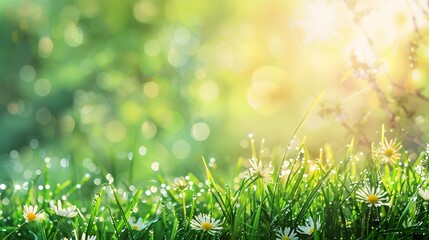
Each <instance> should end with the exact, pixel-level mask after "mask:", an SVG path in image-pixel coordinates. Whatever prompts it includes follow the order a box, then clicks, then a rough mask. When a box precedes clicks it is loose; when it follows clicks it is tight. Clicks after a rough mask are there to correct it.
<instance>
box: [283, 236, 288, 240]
mask: <svg viewBox="0 0 429 240" xmlns="http://www.w3.org/2000/svg"><path fill="white" fill-rule="evenodd" d="M282 240H290V238H289V237H288V236H283V237H282Z"/></svg>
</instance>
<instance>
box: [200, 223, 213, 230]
mask: <svg viewBox="0 0 429 240" xmlns="http://www.w3.org/2000/svg"><path fill="white" fill-rule="evenodd" d="M201 228H202V229H203V230H206V231H208V230H211V229H212V228H213V227H212V224H211V223H209V222H203V223H202V224H201Z"/></svg>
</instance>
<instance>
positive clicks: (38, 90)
mask: <svg viewBox="0 0 429 240" xmlns="http://www.w3.org/2000/svg"><path fill="white" fill-rule="evenodd" d="M427 11H428V7H427V5H426V3H425V1H417V0H416V1H411V0H410V1H400V0H394V1H386V0H377V1H351V0H348V1H336V0H331V1H328V0H326V1H322V0H316V1H298V0H296V1H275V0H269V1H260V0H250V1H201V0H161V1H155V0H139V1H131V0H123V1H114V0H76V1H52V0H51V1H49V0H40V1H37V0H34V1H31V0H3V1H1V2H0V29H1V31H0V44H1V47H0V63H1V64H0V73H1V76H0V78H1V88H0V104H1V109H0V111H1V118H0V132H1V136H0V153H1V154H2V155H1V158H2V165H1V166H2V171H3V172H4V173H7V174H9V175H14V174H19V175H20V174H22V173H23V172H24V176H25V177H26V178H29V177H31V176H32V173H31V172H30V173H28V172H27V174H25V169H27V168H29V167H36V168H37V167H39V168H40V166H39V164H40V161H35V160H36V159H42V160H43V159H45V158H52V159H54V160H55V161H52V162H53V163H55V164H58V165H60V166H62V167H64V168H66V167H67V166H69V165H72V164H77V165H82V166H83V167H85V168H87V169H89V170H90V171H94V172H97V171H98V172H99V171H100V169H98V168H97V169H96V168H95V167H94V163H96V164H101V165H103V166H104V168H105V171H107V172H112V171H115V174H117V175H120V174H121V173H124V174H126V172H128V171H129V170H130V167H131V168H132V169H133V170H132V171H133V174H134V176H135V177H139V178H147V176H148V175H150V174H151V173H154V172H155V173H156V172H158V173H159V172H162V173H165V174H168V175H174V176H176V175H183V174H187V172H189V171H195V170H196V171H198V172H202V171H201V169H202V165H201V157H202V156H204V157H205V158H206V159H207V161H209V159H211V158H212V162H213V161H214V160H213V159H215V160H216V162H217V163H219V164H221V165H223V166H228V164H230V165H235V164H236V163H237V159H238V157H240V156H246V157H248V156H250V150H249V149H248V145H249V143H248V141H247V134H248V133H253V134H255V137H256V139H261V138H267V144H266V145H267V146H270V148H266V149H265V150H264V151H265V154H266V156H267V157H268V156H269V155H270V149H271V147H274V146H284V145H286V144H287V142H288V140H289V139H290V137H291V134H292V132H293V131H294V129H295V127H296V126H297V125H298V123H299V121H300V119H301V118H302V116H303V115H304V113H305V111H306V110H307V109H308V107H309V106H310V104H311V103H312V101H313V100H314V99H315V98H316V97H317V96H318V95H319V94H320V93H321V92H325V97H324V100H323V101H324V102H323V103H322V104H321V106H322V107H324V108H320V107H318V109H317V110H315V111H314V113H313V114H312V115H311V116H310V117H309V118H308V119H307V121H306V123H305V125H304V127H303V129H302V134H300V136H301V137H303V136H305V135H309V137H308V140H307V144H308V145H309V147H310V150H311V151H312V152H313V153H315V156H317V152H318V150H319V148H320V147H321V146H323V145H324V144H325V143H331V144H333V145H334V146H336V147H338V148H344V147H346V144H348V143H349V142H350V140H351V138H352V137H353V136H355V135H359V136H358V137H357V139H358V140H359V142H360V143H362V144H365V143H366V142H365V139H372V140H373V139H375V138H377V136H378V135H377V133H376V131H377V130H379V129H380V126H381V124H383V123H386V124H387V125H389V126H391V127H392V128H397V130H398V131H399V132H400V133H399V135H401V134H403V133H404V132H406V133H407V134H408V135H415V136H417V138H418V139H419V142H418V143H422V141H424V140H422V139H424V137H426V133H427V126H426V125H427V124H426V116H427V111H428V110H427V109H428V108H427V107H426V105H427V102H428V101H427V98H426V97H425V96H429V93H428V92H427V91H426V85H427V80H428V69H427V66H428V63H429V47H428V45H427V43H426V42H427V41H428V39H429V38H428V37H427V30H428V28H427V26H428V20H427ZM351 59H352V60H351ZM353 59H354V60H353ZM356 59H357V60H356ZM356 62H358V63H359V64H361V65H359V64H358V65H356V64H355V63H356ZM363 63H364V64H366V65H364V64H363ZM362 66H366V68H365V67H362ZM368 69H369V70H368ZM367 70H368V71H367ZM359 71H361V72H359ZM366 71H367V72H366ZM371 71H374V73H370V74H373V75H374V76H375V80H376V83H377V84H378V85H377V86H379V87H380V92H377V91H376V89H375V88H374V87H373V85H372V84H371V82H370V80H371V79H366V78H367V75H365V74H369V73H368V72H371ZM359 74H360V75H359ZM361 75H363V76H361ZM381 92H382V94H381ZM383 96H384V97H383ZM383 99H386V101H387V102H386V103H385V102H383ZM386 107H387V109H388V110H386ZM317 113H319V114H317ZM392 115H393V116H394V117H393V118H392ZM404 139H405V140H407V138H405V137H404ZM297 142H299V139H298V140H297ZM411 143H412V141H411ZM416 146H419V145H418V144H417V145H416ZM131 159H132V160H133V165H130V162H131V161H130V160H131ZM49 162H50V160H49ZM225 164H226V165H225ZM10 169H13V171H10Z"/></svg>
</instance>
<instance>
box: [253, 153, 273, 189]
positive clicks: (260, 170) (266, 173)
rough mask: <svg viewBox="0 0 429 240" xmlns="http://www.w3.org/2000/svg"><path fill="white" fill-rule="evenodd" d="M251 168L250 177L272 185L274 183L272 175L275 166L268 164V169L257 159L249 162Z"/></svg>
mask: <svg viewBox="0 0 429 240" xmlns="http://www.w3.org/2000/svg"><path fill="white" fill-rule="evenodd" d="M249 162H250V165H251V167H250V168H249V172H250V175H252V176H256V177H258V178H261V179H262V180H264V182H267V183H270V182H272V181H273V177H272V174H273V172H274V168H273V165H271V163H270V164H268V166H267V167H265V166H264V164H263V163H262V161H259V160H258V159H256V158H252V159H250V160H249Z"/></svg>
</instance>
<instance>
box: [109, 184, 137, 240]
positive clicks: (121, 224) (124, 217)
mask: <svg viewBox="0 0 429 240" xmlns="http://www.w3.org/2000/svg"><path fill="white" fill-rule="evenodd" d="M110 188H111V189H112V192H113V196H114V198H115V201H116V205H117V206H118V209H119V212H120V214H121V220H120V221H119V223H118V231H120V232H122V230H123V228H124V226H126V228H127V229H128V233H129V236H131V239H132V232H131V229H130V227H129V224H128V219H129V218H130V216H131V212H132V210H133V208H134V207H135V206H136V205H137V201H138V200H139V198H140V196H141V194H142V193H143V190H142V189H139V190H137V192H136V194H135V195H134V197H133V199H132V200H131V204H130V205H129V207H128V208H127V210H126V211H125V212H124V209H123V208H122V206H121V203H120V202H119V198H118V195H117V194H116V192H115V188H114V187H113V185H112V184H110Z"/></svg>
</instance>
